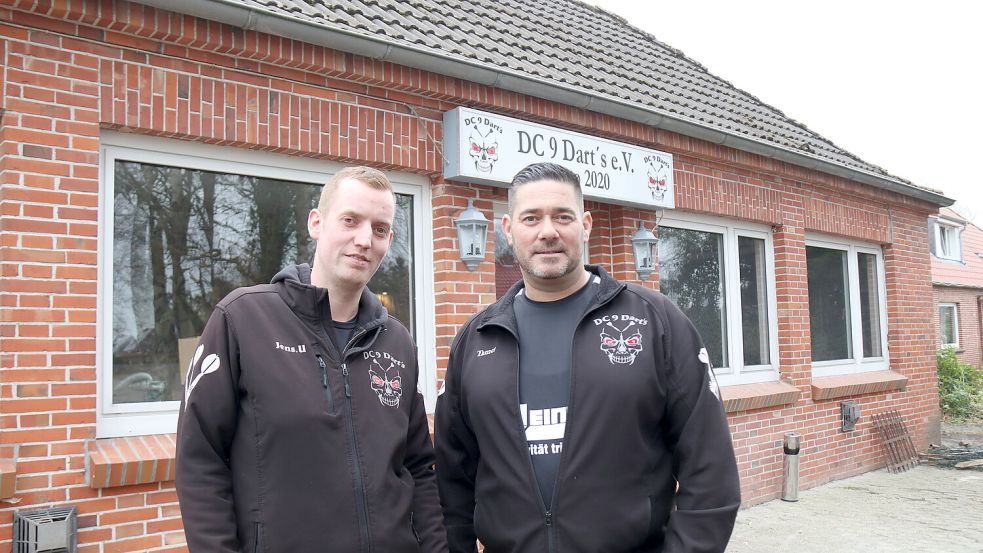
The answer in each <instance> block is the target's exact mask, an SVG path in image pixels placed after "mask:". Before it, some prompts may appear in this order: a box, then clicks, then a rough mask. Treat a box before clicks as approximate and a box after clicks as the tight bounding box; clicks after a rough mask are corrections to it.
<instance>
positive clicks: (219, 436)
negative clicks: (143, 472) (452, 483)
mask: <svg viewBox="0 0 983 553" xmlns="http://www.w3.org/2000/svg"><path fill="white" fill-rule="evenodd" d="M394 216H395V202H394V198H393V192H392V184H390V182H389V179H388V178H386V176H385V175H384V174H382V173H381V172H379V171H378V170H376V169H371V168H368V167H351V168H347V169H344V170H342V171H340V172H338V173H337V174H336V175H335V176H334V177H333V178H332V180H331V182H329V183H328V184H327V185H326V186H325V187H324V189H323V190H322V192H321V199H320V202H319V203H318V207H317V208H315V209H312V210H311V212H310V215H309V216H308V222H307V228H308V232H309V233H310V236H311V238H313V239H314V240H317V247H316V249H315V253H314V262H313V266H311V265H307V264H303V265H292V266H289V267H287V268H285V269H283V270H282V271H280V272H279V273H278V274H277V275H276V276H275V277H273V282H272V283H271V284H265V285H259V286H252V287H248V288H240V289H238V290H236V291H234V292H232V293H231V294H229V295H228V296H227V297H226V298H225V299H223V300H222V301H221V302H219V304H218V305H217V306H216V307H215V311H214V312H213V313H212V316H211V318H210V319H209V320H208V323H207V324H206V326H205V330H204V332H203V333H202V336H201V340H200V343H199V345H198V348H197V350H196V351H195V353H194V356H193V359H192V360H191V366H190V367H189V368H188V375H187V385H186V388H185V398H184V401H183V402H182V405H181V415H180V420H179V422H178V437H177V478H176V484H177V492H178V498H179V500H180V504H181V514H182V517H183V520H184V532H185V535H186V536H187V540H188V549H189V550H190V551H192V552H193V553H233V552H235V553H240V552H243V551H300V552H306V551H346V552H348V551H352V552H353V551H362V552H370V551H378V552H386V553H389V552H402V553H418V552H421V551H423V552H427V553H443V552H445V551H446V550H447V539H446V536H445V534H444V529H443V526H442V523H441V516H440V505H439V502H438V496H437V486H436V482H435V479H434V478H435V477H434V473H433V462H434V456H433V448H432V446H431V444H430V435H429V430H428V428H427V419H426V414H425V412H424V406H423V397H422V396H421V395H420V394H419V393H418V392H417V380H418V378H419V374H418V368H417V364H416V348H415V347H414V345H413V339H412V336H410V334H409V332H407V330H406V328H404V327H403V325H401V324H400V323H399V322H398V321H397V320H396V319H394V318H393V317H391V316H389V315H388V313H387V312H386V309H385V308H384V307H383V306H382V304H381V302H380V301H379V300H378V299H377V298H376V296H375V295H374V294H372V293H371V292H370V291H369V290H368V288H366V283H368V281H369V279H370V278H371V277H372V275H373V274H374V273H375V271H376V270H377V269H378V268H379V264H380V262H381V261H382V258H383V257H385V255H386V252H387V251H388V250H389V245H390V244H391V243H392V239H393V231H392V226H393V218H394Z"/></svg>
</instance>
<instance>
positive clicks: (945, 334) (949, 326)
mask: <svg viewBox="0 0 983 553" xmlns="http://www.w3.org/2000/svg"><path fill="white" fill-rule="evenodd" d="M939 329H940V330H941V331H942V345H944V346H945V345H953V344H955V343H956V308H955V307H953V306H951V305H940V306H939Z"/></svg>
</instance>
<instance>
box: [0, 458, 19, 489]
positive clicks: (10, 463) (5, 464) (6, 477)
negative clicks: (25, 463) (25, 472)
mask: <svg viewBox="0 0 983 553" xmlns="http://www.w3.org/2000/svg"><path fill="white" fill-rule="evenodd" d="M16 488H17V462H16V461H14V460H13V459H0V499H7V498H10V497H13V496H14V491H15V490H16Z"/></svg>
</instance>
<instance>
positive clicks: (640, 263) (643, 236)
mask: <svg viewBox="0 0 983 553" xmlns="http://www.w3.org/2000/svg"><path fill="white" fill-rule="evenodd" d="M631 246H632V249H634V250H635V272H636V273H638V278H639V280H648V279H649V275H651V274H652V271H654V270H655V256H656V254H657V253H658V250H657V248H658V247H659V239H658V238H656V237H655V234H653V233H652V231H650V230H648V229H647V228H645V223H644V222H643V221H639V222H638V230H637V231H635V235H634V236H632V237H631Z"/></svg>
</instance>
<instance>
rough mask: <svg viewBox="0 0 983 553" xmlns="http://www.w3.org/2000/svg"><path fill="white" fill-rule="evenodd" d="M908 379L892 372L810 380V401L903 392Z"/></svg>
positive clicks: (872, 372)
mask: <svg viewBox="0 0 983 553" xmlns="http://www.w3.org/2000/svg"><path fill="white" fill-rule="evenodd" d="M907 386H908V378H907V377H905V376H904V375H903V374H901V373H896V372H894V371H871V372H865V373H854V374H843V375H839V376H824V377H820V378H813V379H812V399H814V400H817V401H818V400H824V399H836V398H840V397H848V396H860V395H865V394H882V393H885V392H896V391H900V390H904V389H905V388H906V387H907Z"/></svg>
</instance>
